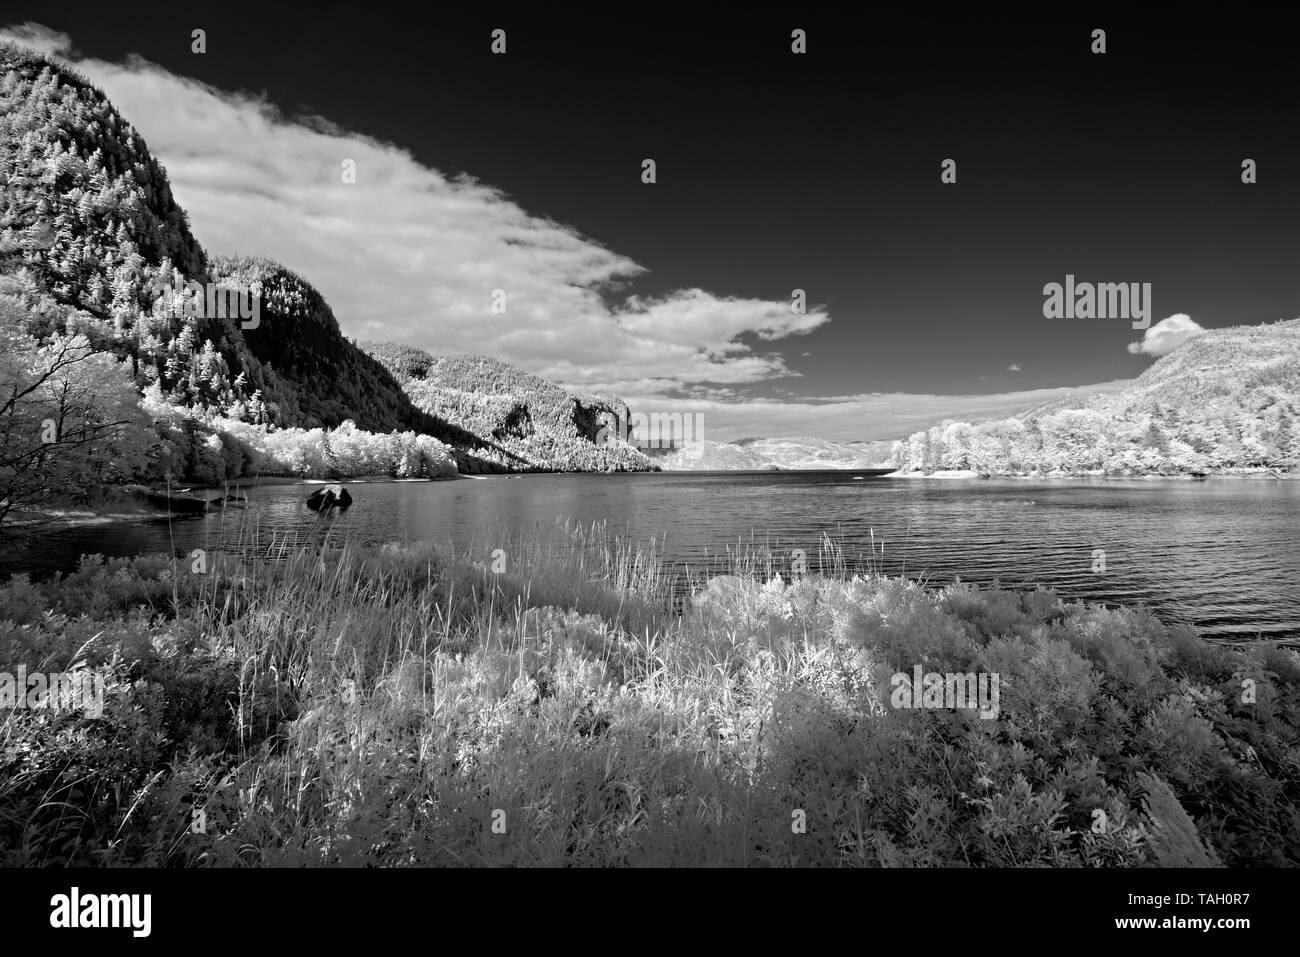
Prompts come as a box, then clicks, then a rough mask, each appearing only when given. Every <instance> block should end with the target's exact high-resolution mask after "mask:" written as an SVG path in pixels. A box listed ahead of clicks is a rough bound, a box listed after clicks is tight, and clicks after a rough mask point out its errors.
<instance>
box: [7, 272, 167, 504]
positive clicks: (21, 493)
mask: <svg viewBox="0 0 1300 957" xmlns="http://www.w3.org/2000/svg"><path fill="white" fill-rule="evenodd" d="M4 305H5V308H4V309H0V522H3V521H4V520H5V519H6V518H7V517H8V516H9V515H10V513H11V512H12V511H13V510H14V509H15V508H35V507H40V506H43V505H46V504H48V503H50V502H52V501H54V500H57V499H60V498H64V497H67V496H68V494H69V493H70V492H72V493H73V494H74V495H75V494H77V493H78V492H79V491H81V492H84V491H85V490H86V489H87V485H88V484H91V483H97V482H101V481H110V480H111V481H117V480H121V479H122V478H126V477H131V473H132V472H133V471H134V470H135V469H137V468H143V467H144V466H145V463H146V459H147V455H146V450H147V448H148V446H149V444H150V442H151V441H152V439H153V435H152V432H151V430H150V429H149V428H148V425H147V420H146V419H145V418H144V416H143V414H142V413H141V411H140V409H139V406H138V404H137V402H136V394H135V384H134V382H133V381H132V380H131V377H130V375H129V374H128V373H127V372H126V370H125V368H123V367H122V365H121V364H120V363H119V362H118V361H117V360H116V359H115V358H113V357H112V356H110V355H107V354H104V353H96V352H95V351H94V350H93V349H92V348H91V346H90V343H89V342H88V341H87V340H86V338H85V337H84V336H80V335H77V336H62V335H56V336H53V337H51V338H50V340H49V341H47V342H46V343H45V344H44V345H41V344H38V343H37V342H36V340H34V339H32V338H31V337H30V336H29V335H27V334H26V332H25V331H24V330H23V329H22V328H21V326H20V324H19V323H18V322H16V321H14V320H15V318H16V314H17V313H18V311H19V310H17V309H15V308H14V303H13V301H12V299H8V298H6V301H5V303H4Z"/></svg>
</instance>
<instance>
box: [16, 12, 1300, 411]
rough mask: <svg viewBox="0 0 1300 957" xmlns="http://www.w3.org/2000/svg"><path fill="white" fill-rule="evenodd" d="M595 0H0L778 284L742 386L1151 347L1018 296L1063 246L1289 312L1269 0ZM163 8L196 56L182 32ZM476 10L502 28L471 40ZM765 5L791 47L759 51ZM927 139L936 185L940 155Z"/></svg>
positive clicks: (1293, 292) (1174, 293) (1294, 102)
mask: <svg viewBox="0 0 1300 957" xmlns="http://www.w3.org/2000/svg"><path fill="white" fill-rule="evenodd" d="M620 6H624V5H620ZM626 8H627V12H621V11H620V12H618V13H610V12H608V10H609V7H608V6H607V7H606V12H604V13H598V14H590V15H580V14H577V13H572V12H569V10H572V9H573V8H568V9H566V11H565V12H564V13H563V14H562V15H557V17H556V18H545V17H541V16H539V15H538V14H537V13H536V12H532V13H519V12H513V11H512V10H510V9H508V8H506V7H501V6H497V5H492V6H490V7H488V6H485V7H482V8H480V9H475V10H473V11H471V12H465V13H447V14H444V13H442V12H434V5H429V7H428V8H426V9H425V10H423V12H417V10H418V9H419V8H418V7H417V6H416V5H413V4H406V3H404V4H402V5H400V6H397V5H394V6H388V5H385V4H380V3H371V4H356V3H350V2H349V3H318V4H314V5H310V6H308V5H303V6H300V7H299V8H298V12H290V11H284V10H282V9H281V7H280V5H279V4H272V3H266V4H260V5H255V6H240V5H235V4H204V5H202V6H201V7H194V8H192V9H189V8H187V6H186V5H185V4H183V3H180V4H172V3H168V4H131V5H128V6H127V7H126V8H125V9H124V7H123V5H122V4H104V3H96V4H84V5H80V4H59V5H53V4H47V3H40V4H32V5H30V9H23V7H22V5H21V4H16V5H7V8H6V10H5V11H4V13H5V16H4V17H3V20H4V22H7V23H17V22H22V21H23V20H26V19H31V20H36V21H39V22H41V23H43V24H45V25H46V26H49V27H51V28H53V29H56V30H61V31H65V32H67V33H69V34H70V35H71V36H72V38H73V40H74V41H75V43H76V45H77V47H78V48H79V50H81V52H83V53H84V54H87V55H89V56H92V57H98V58H103V59H108V60H114V61H118V60H121V59H122V58H123V57H124V56H125V55H127V54H128V53H131V52H136V53H139V54H140V55H142V56H144V57H145V58H147V59H149V60H151V61H154V62H156V63H158V64H161V65H162V66H164V67H166V68H167V69H169V70H171V71H173V72H175V73H178V74H182V75H188V76H193V77H195V78H197V79H200V80H203V81H205V82H208V83H211V84H213V85H215V86H218V87H220V88H223V89H227V90H239V89H243V90H248V91H252V92H255V93H264V94H265V95H266V96H267V97H268V98H269V99H270V100H271V101H272V102H274V103H276V104H278V105H279V106H280V107H282V108H283V109H284V110H285V111H287V112H289V113H300V112H307V113H317V114H320V115H322V116H324V117H326V118H328V119H329V120H331V121H333V122H336V123H338V124H340V125H341V126H343V127H346V128H349V129H352V130H356V131H359V132H363V133H367V134H370V135H372V136H374V137H377V138H379V139H382V140H387V141H391V142H394V143H397V144H399V145H401V146H403V147H405V148H407V149H409V150H410V151H411V152H412V153H414V154H415V156H416V157H417V158H418V159H419V160H420V161H422V162H424V163H426V164H428V165H430V166H433V167H436V168H438V169H441V170H443V171H444V172H448V173H457V172H464V173H468V174H470V175H472V176H474V177H475V178H477V179H479V180H481V181H483V182H486V183H490V184H492V185H494V186H497V187H499V188H501V189H502V190H504V191H505V192H506V193H508V194H509V195H510V196H511V197H512V198H513V199H514V200H515V201H516V202H518V203H519V204H520V205H521V206H522V207H524V208H525V209H527V210H529V211H530V212H533V213H536V214H540V215H545V216H548V217H550V218H552V219H554V220H556V221H559V222H561V223H565V224H569V225H571V226H573V227H575V228H576V229H577V230H579V231H580V232H581V233H582V234H583V235H585V236H587V237H589V238H591V239H593V240H595V241H597V242H599V243H601V244H603V245H605V246H607V247H609V248H611V249H613V250H615V251H617V252H619V253H622V254H624V255H626V256H629V257H631V258H632V259H634V260H636V261H637V262H638V263H640V264H641V265H643V266H645V267H647V268H648V269H649V273H648V274H647V275H645V276H643V277H640V278H639V279H637V280H636V281H635V283H634V288H633V290H631V291H635V292H638V293H641V294H650V295H653V294H658V293H662V292H666V291H669V290H672V289H678V288H689V287H695V286H699V287H702V288H704V289H706V290H708V291H710V292H713V293H716V294H718V295H738V296H752V297H758V298H767V299H783V298H788V296H789V293H790V290H791V289H792V288H794V287H802V288H804V289H806V290H807V291H808V295H809V298H810V301H811V302H813V303H819V304H825V305H826V306H827V307H828V309H829V311H830V314H831V316H832V317H833V319H832V322H830V323H829V324H828V325H826V326H823V327H822V328H820V329H818V330H816V331H815V332H813V333H812V334H810V335H808V336H806V337H799V338H796V339H792V340H789V341H787V342H786V343H784V344H782V345H781V346H780V348H782V350H783V351H784V352H785V354H786V356H787V361H788V363H789V365H790V366H791V367H792V368H794V369H796V370H799V371H800V372H802V373H803V374H804V376H805V377H804V378H802V379H786V380H781V381H778V382H776V383H773V385H772V387H775V388H786V389H790V390H792V391H794V392H795V393H796V394H802V393H805V392H807V393H811V394H817V395H823V396H827V395H839V394H848V393H858V392H869V391H880V392H890V391H896V390H897V391H907V392H934V393H985V392H989V393H992V392H1007V391H1014V390H1020V389H1032V388H1046V387H1054V386H1067V385H1083V384H1088V383H1093V382H1102V381H1107V380H1113V379H1120V378H1129V377H1132V376H1134V375H1136V374H1138V373H1140V372H1141V371H1142V369H1144V368H1146V367H1147V366H1148V365H1149V364H1150V362H1151V360H1150V359H1149V358H1147V357H1145V356H1137V355H1130V354H1129V353H1128V352H1127V351H1126V349H1125V346H1126V344H1127V343H1129V342H1131V341H1133V340H1135V339H1137V338H1139V337H1140V333H1138V332H1135V331H1134V330H1132V329H1131V328H1130V327H1129V324H1128V323H1127V322H1126V321H1123V320H1108V321H1107V320H1091V321H1088V320H1074V321H1070V320H1055V321H1053V320H1048V319H1045V318H1044V317H1043V315H1042V307H1043V294H1042V288H1043V285H1044V284H1045V283H1048V282H1054V281H1056V282H1061V281H1063V280H1064V278H1065V276H1066V274H1067V273H1072V274H1074V275H1075V276H1076V277H1078V279H1080V280H1090V281H1094V282H1150V283H1152V286H1153V300H1154V316H1153V321H1159V320H1160V319H1162V318H1164V317H1165V316H1168V315H1170V314H1172V313H1178V312H1183V313H1188V314H1190V315H1191V316H1192V318H1193V319H1195V320H1196V321H1197V322H1199V323H1200V324H1201V325H1203V326H1206V327H1216V326H1224V325H1236V324H1242V323H1258V322H1264V321H1273V320H1276V319H1281V318H1293V317H1295V316H1297V315H1300V268H1298V267H1300V257H1298V254H1300V221H1298V218H1297V212H1300V150H1298V147H1300V132H1298V130H1300V67H1298V66H1297V64H1298V63H1300V57H1297V55H1296V52H1295V46H1294V37H1295V32H1294V27H1293V26H1292V20H1293V15H1291V14H1287V13H1273V12H1268V11H1249V10H1248V9H1247V8H1243V7H1241V6H1240V5H1237V4H1233V5H1222V6H1218V7H1209V8H1202V9H1200V10H1193V9H1191V8H1186V7H1181V8H1179V9H1177V10H1168V11H1157V12H1147V13H1145V14H1141V15H1134V14H1133V13H1132V12H1125V11H1124V10H1123V9H1122V8H1120V9H1117V10H1116V11H1113V12H1112V11H1107V10H1105V9H1102V8H1097V7H1087V8H1084V7H1082V6H1080V7H1076V8H1071V9H1068V10H1064V11H1061V10H1050V11H1049V10H1044V11H1041V12H1029V13H1024V12H1020V11H1019V10H1018V9H1014V8H1008V9H1007V10H1003V11H998V10H996V9H994V8H991V7H981V8H980V9H979V10H978V11H974V12H962V13H952V14H946V13H944V12H943V11H942V10H940V9H936V8H934V7H932V6H930V5H920V4H916V5H912V11H913V12H912V13H910V14H895V15H882V14H880V13H877V12H875V10H871V13H870V15H869V16H868V15H864V14H862V13H850V12H849V8H847V7H844V6H843V5H836V8H838V9H839V10H840V11H842V12H839V13H836V14H834V15H831V14H820V13H816V11H813V10H812V8H810V7H808V6H806V5H795V6H792V7H790V8H789V9H790V12H788V13H783V14H775V13H760V12H748V11H746V10H745V8H742V7H739V6H734V5H731V6H726V7H719V8H717V9H715V8H714V7H712V6H708V7H706V6H705V5H703V4H696V5H691V6H686V7H674V8H668V7H665V6H664V5H662V4H657V3H656V4H652V5H642V7H641V8H638V7H637V6H636V5H626ZM758 9H760V8H755V10H758ZM859 9H860V10H864V11H865V10H869V9H871V8H869V7H867V6H863V7H861V8H859ZM560 16H562V19H560V18H559V17H560ZM194 27H203V28H204V29H206V30H207V31H208V36H209V43H210V44H211V45H213V46H217V45H220V47H221V49H222V51H223V53H222V55H221V56H215V55H209V56H204V57H195V56H192V55H191V54H190V52H189V32H190V30H191V29H193V28H194ZM494 27H503V28H505V29H507V31H508V42H509V55H508V56H505V57H494V56H492V55H490V53H489V52H488V44H489V32H490V31H491V29H493V28H494ZM794 27H801V28H803V29H806V30H807V31H808V37H809V41H808V42H809V52H808V54H807V55H805V56H794V55H793V54H791V52H790V31H791V29H793V28H794ZM1095 27H1102V28H1105V29H1106V30H1107V43H1108V52H1107V53H1106V54H1105V55H1102V56H1097V55H1093V54H1092V53H1090V52H1089V45H1090V42H1091V39H1090V34H1091V31H1092V29H1093V28H1095ZM647 156H649V157H653V158H655V160H656V161H657V163H658V178H659V181H658V183H657V185H656V187H655V188H654V189H652V190H651V189H647V188H646V187H645V186H643V185H642V184H641V183H640V180H639V170H640V161H641V159H642V158H643V157H647ZM946 157H951V158H954V159H956V160H957V163H958V182H957V184H956V185H951V186H948V185H942V184H941V183H940V180H939V172H940V162H941V161H942V160H943V159H944V158H946ZM1246 157H1250V158H1253V159H1255V160H1256V161H1257V162H1258V164H1259V182H1258V183H1257V184H1256V185H1253V186H1245V185H1243V184H1242V183H1241V179H1240V174H1241V161H1242V159H1243V158H1246ZM804 352H810V353H812V355H811V356H808V357H803V356H802V355H801V354H802V353H804ZM1012 363H1016V364H1018V365H1019V366H1020V367H1021V369H1022V371H1020V372H1019V373H1015V372H1010V371H1008V366H1009V365H1011V364H1012ZM757 394H759V395H762V394H764V389H762V388H760V389H759V390H757Z"/></svg>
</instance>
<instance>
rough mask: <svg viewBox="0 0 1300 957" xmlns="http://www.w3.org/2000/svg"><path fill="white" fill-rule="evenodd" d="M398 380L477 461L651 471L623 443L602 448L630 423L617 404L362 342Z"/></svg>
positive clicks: (488, 368)
mask: <svg viewBox="0 0 1300 957" xmlns="http://www.w3.org/2000/svg"><path fill="white" fill-rule="evenodd" d="M362 348H364V349H365V350H366V351H367V352H369V353H370V355H372V356H373V357H374V358H375V359H377V360H378V361H379V362H381V363H383V365H384V366H385V367H386V368H387V369H388V370H389V371H390V372H391V373H392V374H393V375H394V376H395V377H396V378H397V380H398V381H399V382H400V383H401V385H402V388H403V389H405V391H406V394H407V395H408V396H409V397H410V399H411V401H412V402H413V403H414V404H415V406H416V407H417V408H419V409H420V410H422V411H424V412H426V413H428V414H429V415H432V416H436V417H438V418H440V419H443V420H446V421H449V422H455V423H456V424H457V425H458V426H460V427H462V428H464V429H465V430H466V431H468V432H470V433H472V434H473V435H474V436H476V437H477V438H478V439H479V440H480V441H481V442H482V443H484V444H485V445H486V446H488V447H489V448H488V449H487V450H484V449H480V450H478V451H477V452H476V453H475V454H476V455H479V456H482V457H485V458H487V459H488V460H489V461H492V462H496V463H498V464H501V465H504V466H507V467H509V468H511V469H521V470H553V471H618V472H625V471H648V470H650V469H652V468H653V467H654V466H653V465H652V464H651V463H650V460H649V459H647V458H646V457H645V455H643V454H642V453H641V452H639V451H637V450H636V449H634V448H632V447H630V446H628V445H625V444H623V443H621V442H610V443H607V444H603V445H597V444H596V442H597V436H598V434H599V432H600V430H601V428H602V427H604V426H612V425H613V423H614V421H615V420H621V421H627V420H628V418H629V415H630V413H629V411H628V407H627V405H626V403H624V402H623V401H622V400H620V399H613V398H605V397H600V396H585V395H573V394H571V393H569V392H566V391H565V390H564V389H561V388H560V387H559V386H557V385H555V384H554V383H552V382H548V381H547V380H545V379H542V378H539V377H538V376H534V375H529V374H528V373H526V372H523V371H521V370H519V369H516V368H514V367H513V366H510V365H507V364H506V363H504V362H500V361H498V360H496V359H492V358H489V357H487V356H434V355H431V354H430V353H427V352H425V351H423V350H421V349H414V348H411V347H409V346H395V345H391V344H388V343H362Z"/></svg>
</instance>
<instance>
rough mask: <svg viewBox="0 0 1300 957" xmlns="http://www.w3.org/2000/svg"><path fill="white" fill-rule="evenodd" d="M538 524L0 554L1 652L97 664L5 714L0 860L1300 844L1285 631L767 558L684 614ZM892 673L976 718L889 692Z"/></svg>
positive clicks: (1294, 692) (662, 591) (328, 860)
mask: <svg viewBox="0 0 1300 957" xmlns="http://www.w3.org/2000/svg"><path fill="white" fill-rule="evenodd" d="M561 532H562V533H561V534H560V535H558V536H552V537H537V536H534V537H531V538H520V539H518V540H513V541H502V542H500V543H496V544H492V543H488V544H485V545H484V546H483V547H482V548H477V549H473V550H469V551H466V552H464V553H460V554H448V553H445V552H442V551H439V550H435V549H433V548H430V547H427V546H423V545H420V546H404V547H397V546H389V547H385V548H380V549H373V550H366V549H360V548H356V547H353V546H350V545H346V546H342V547H336V546H335V545H334V544H333V543H330V542H329V541H328V540H326V541H310V542H303V543H300V544H299V546H298V547H296V548H293V549H289V550H287V551H281V552H279V553H277V555H276V556H274V557H275V559H276V560H274V561H269V560H265V559H263V558H254V557H251V556H249V557H246V558H244V559H240V558H239V557H237V556H233V555H232V556H220V555H209V556H208V557H207V564H206V566H205V567H204V568H203V569H202V570H201V572H196V571H195V570H194V565H193V564H192V561H191V559H190V558H189V557H186V558H184V559H173V558H171V557H168V556H161V555H155V556H148V557H141V558H136V559H133V560H114V561H109V562H105V561H103V560H102V559H99V558H95V557H91V558H88V559H86V560H85V561H84V563H83V565H82V567H81V568H80V570H78V571H77V572H76V573H74V574H71V575H68V576H66V577H63V578H60V579H56V580H51V581H47V582H42V583H31V582H28V581H27V580H25V579H24V578H22V577H15V578H14V579H12V580H11V581H10V582H9V583H8V584H6V585H4V586H3V587H0V671H8V672H11V673H13V672H15V671H16V669H17V668H18V666H19V665H25V666H26V668H27V670H28V671H29V672H31V671H36V670H42V671H45V672H52V671H57V670H67V669H70V668H73V667H75V666H77V665H78V663H81V665H80V666H82V667H87V668H92V669H101V670H102V671H103V672H105V673H106V674H107V675H108V676H109V678H108V683H107V695H106V701H105V707H104V711H103V715H102V716H101V717H97V718H95V717H86V716H84V715H81V714H79V713H50V712H47V711H44V710H39V709H35V710H24V709H18V710H10V711H2V712H0V864H3V865H10V866H12V865H41V864H45V865H50V864H60V865H62V864H69V865H71V864H95V865H111V864H147V865H181V866H221V865H244V866H257V865H272V864H294V865H298V864H304V865H323V864H343V865H363V864H372V865H413V864H438V865H646V864H649V865H656V864H658V865H669V864H671V865H707V864H713V865H841V866H842V865H852V866H935V865H953V866H968V865H970V866H986V865H1012V866H1030V865H1053V866H1056V865H1078V866H1141V865H1175V864H1186V863H1201V864H1213V863H1223V864H1226V865H1229V866H1275V865H1286V864H1296V863H1300V811H1298V809H1297V801H1298V799H1300V760H1298V759H1297V755H1300V727H1298V724H1300V660H1298V658H1297V656H1296V654H1295V653H1294V652H1292V651H1289V650H1286V649H1282V648H1278V647H1276V646H1274V645H1270V644H1264V643H1252V644H1242V645H1232V646H1229V645H1222V644H1211V643H1207V642H1205V641H1202V640H1200V639H1198V638H1197V637H1196V636H1195V635H1194V634H1193V633H1192V632H1191V631H1190V630H1188V629H1186V628H1170V627H1166V626H1165V625H1163V624H1161V623H1160V622H1158V621H1157V620H1155V619H1154V618H1153V617H1152V616H1151V615H1150V614H1149V613H1148V612H1146V611H1144V610H1141V609H1108V608H1104V607H1100V606H1097V605H1084V604H1071V603H1066V602H1063V601H1062V600H1060V599H1059V598H1058V597H1057V596H1056V595H1055V594H1053V593H1052V592H1051V591H1047V590H1038V591H1033V592H1010V591H997V590H980V589H976V588H972V587H970V586H966V585H956V586H953V587H951V588H947V589H944V590H941V591H935V590H927V589H925V588H922V587H920V586H919V585H917V584H916V583H912V582H907V581H903V580H898V579H888V578H882V577H879V576H876V575H873V574H871V573H870V569H860V570H858V571H859V573H858V574H850V570H849V569H846V568H844V567H843V565H842V563H840V564H839V565H836V563H835V562H834V561H828V562H825V563H824V564H823V566H822V567H823V568H825V569H826V571H827V573H828V574H827V575H826V576H825V577H822V576H812V577H803V578H801V579H799V580H795V581H792V582H790V583H787V582H786V581H784V580H782V579H781V578H780V575H779V573H780V572H783V571H784V572H785V573H786V574H787V575H788V573H789V569H788V568H787V569H781V568H776V567H773V566H772V565H771V563H770V556H765V555H763V554H762V553H758V554H750V555H747V556H741V557H738V558H737V559H736V564H737V567H736V569H735V570H736V571H737V572H739V573H741V575H742V577H741V578H740V579H737V580H732V581H730V583H729V586H728V587H721V588H710V589H708V590H707V591H706V594H707V596H708V597H707V598H704V597H701V598H700V599H698V600H697V601H695V602H694V603H688V604H687V605H686V606H685V607H683V604H682V602H681V601H680V600H679V598H680V595H679V593H678V590H677V589H675V587H674V581H673V579H672V577H671V576H670V575H669V574H668V573H667V571H666V569H665V568H664V566H663V565H662V564H661V562H660V561H659V559H658V556H657V554H656V552H655V549H654V547H653V544H652V545H651V546H648V547H641V546H638V545H636V544H634V543H631V542H628V541H626V540H623V539H620V538H618V537H611V536H608V535H607V534H605V533H604V531H603V530H602V529H599V528H576V529H573V528H566V529H563V530H561ZM497 547H499V548H500V549H501V551H500V552H495V551H494V550H495V548H497ZM827 554H830V555H831V556H832V558H833V556H834V554H835V552H834V551H833V549H832V550H830V551H829V552H828V553H827ZM502 562H504V565H503V564H502ZM502 567H504V571H502V572H500V573H499V574H498V573H496V572H495V571H494V569H495V568H502ZM751 575H753V576H755V577H754V578H753V579H752V581H751V580H750V577H749V576H751ZM764 581H765V582H766V583H765V584H764V583H763V582H764ZM917 665H920V666H921V667H922V669H923V670H924V671H929V672H939V673H949V672H988V673H996V674H998V675H999V676H1000V706H999V712H998V716H997V717H996V718H995V719H993V720H985V719H981V718H979V717H978V716H977V715H976V714H973V713H971V712H969V711H962V710H945V709H942V708H939V709H921V710H910V709H902V708H896V707H893V701H892V698H891V692H890V686H891V679H890V676H891V675H892V674H894V673H896V672H904V673H908V674H911V673H912V672H913V669H914V668H915V667H916V666H917ZM196 821H199V822H201V825H202V826H195V822H196ZM801 822H802V824H801Z"/></svg>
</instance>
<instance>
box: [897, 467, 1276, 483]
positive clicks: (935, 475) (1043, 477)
mask: <svg viewBox="0 0 1300 957" xmlns="http://www.w3.org/2000/svg"><path fill="white" fill-rule="evenodd" d="M882 478H904V479H1018V480H1020V481H1026V482H1047V481H1062V480H1064V481H1071V482H1075V481H1079V480H1081V479H1090V480H1091V479H1104V480H1115V481H1133V480H1149V481H1188V482H1197V481H1209V480H1211V479H1257V480H1268V481H1294V480H1296V479H1297V478H1300V472H1277V471H1274V470H1273V469H1233V470H1232V471H1227V472H1207V473H1205V474H1204V475H1192V474H1189V473H1187V472H1180V473H1176V474H1172V475H1167V474H1164V473H1161V472H1146V473H1142V474H1140V475H1139V474H1135V475H1106V474H1103V473H1101V472H1048V473H1045V474H1044V473H1041V472H1035V473H1031V474H1028V475H1020V474H1011V473H1006V472H993V473H990V472H976V471H974V470H972V469H945V470H938V471H934V472H890V473H889V474H888V475H885V476H882Z"/></svg>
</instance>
